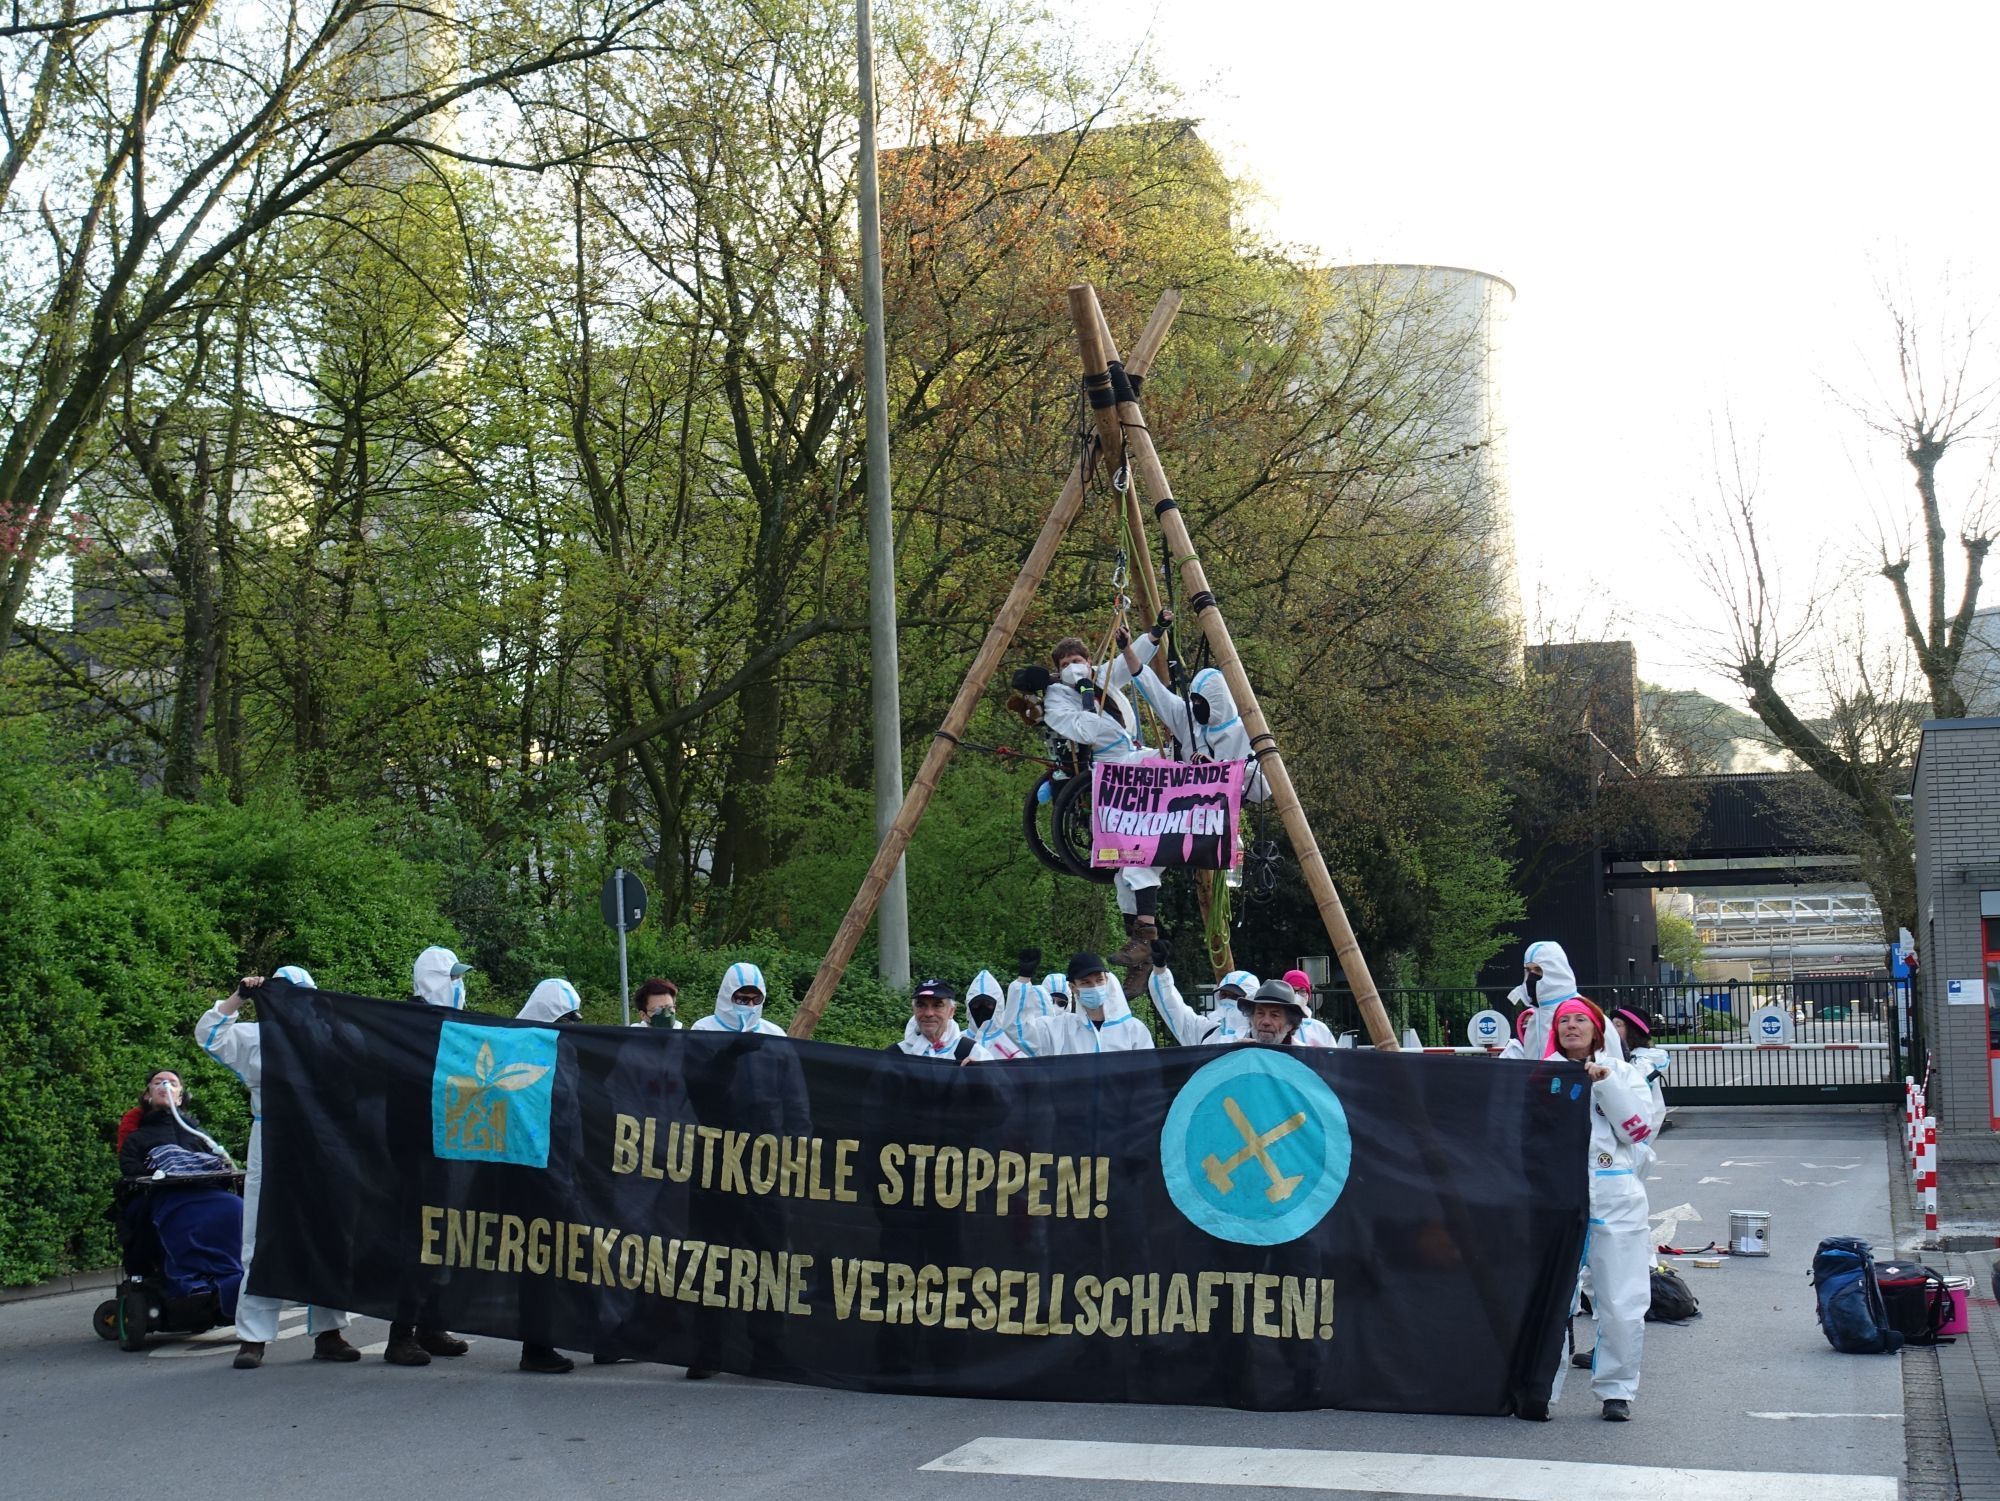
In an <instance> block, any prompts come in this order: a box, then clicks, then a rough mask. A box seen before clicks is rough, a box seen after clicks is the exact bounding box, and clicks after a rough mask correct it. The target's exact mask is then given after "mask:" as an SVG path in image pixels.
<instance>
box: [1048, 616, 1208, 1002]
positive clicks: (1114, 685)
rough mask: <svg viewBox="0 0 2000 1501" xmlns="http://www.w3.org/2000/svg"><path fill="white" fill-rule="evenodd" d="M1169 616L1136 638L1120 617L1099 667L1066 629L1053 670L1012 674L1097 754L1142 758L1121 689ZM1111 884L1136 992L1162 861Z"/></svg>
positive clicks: (1053, 720)
mask: <svg viewBox="0 0 2000 1501" xmlns="http://www.w3.org/2000/svg"><path fill="white" fill-rule="evenodd" d="M1172 623H1173V612H1172V611H1171V610H1162V611H1161V612H1160V618H1159V619H1158V620H1156V621H1154V622H1153V626H1152V629H1151V630H1149V631H1146V632H1145V633H1144V634H1142V635H1141V636H1140V637H1139V638H1138V639H1137V640H1136V641H1135V640H1133V639H1132V636H1131V633H1130V632H1129V631H1127V630H1126V629H1125V626H1124V625H1123V624H1122V622H1121V623H1120V624H1117V625H1115V626H1114V627H1113V631H1112V642H1113V643H1114V644H1115V645H1116V646H1117V648H1118V653H1117V655H1116V656H1114V657H1112V658H1111V660H1110V661H1108V662H1106V663H1105V664H1104V665H1103V666H1101V667H1097V668H1092V666H1091V665H1090V648H1089V647H1087V646H1085V645H1084V643H1083V641H1082V640H1081V638H1079V637H1076V636H1065V637H1063V639H1062V640H1060V641H1058V642H1057V643H1056V644H1055V649H1054V650H1053V651H1051V652H1050V653H1049V660H1050V661H1051V662H1052V663H1053V664H1054V669H1055V670H1054V672H1053V674H1052V673H1051V672H1050V670H1049V669H1048V668H1046V667H1040V666H1036V667H1026V668H1023V669H1022V670H1021V671H1020V672H1018V673H1016V674H1015V675H1014V686H1015V688H1017V689H1019V690H1021V691H1022V692H1039V693H1041V695H1042V717H1043V719H1044V720H1045V722H1046V723H1047V724H1048V726H1049V727H1050V728H1051V729H1053V730H1054V731H1055V732H1056V733H1057V734H1058V735H1061V736H1062V737H1063V738H1064V739H1066V740H1070V741H1073V742H1075V743H1076V744H1077V745H1080V746H1083V747H1085V748H1086V749H1088V750H1089V751H1090V752H1091V753H1092V754H1093V755H1094V756H1095V757H1096V759H1098V760H1100V761H1143V760H1145V759H1146V758H1147V757H1149V756H1151V755H1152V754H1153V751H1152V749H1151V748H1150V747H1149V746H1147V744H1146V738H1145V729H1144V727H1143V726H1142V725H1141V724H1140V723H1139V715H1138V712H1137V711H1136V710H1135V709H1134V708H1133V706H1132V701H1131V699H1129V698H1127V697H1126V696H1125V694H1124V692H1123V691H1122V690H1123V689H1124V688H1126V687H1127V686H1129V685H1130V684H1131V683H1132V682H1133V680H1134V679H1135V678H1136V677H1137V676H1138V674H1139V673H1140V672H1141V671H1143V670H1144V668H1145V666H1146V664H1147V663H1148V662H1150V661H1151V660H1152V659H1153V654H1154V653H1155V652H1157V651H1158V650H1159V649H1160V641H1161V638H1162V637H1164V636H1165V635H1166V632H1167V627H1168V626H1169V625H1171V624H1172ZM1114 889H1115V890H1116V892H1117V896H1118V911H1119V913H1120V915H1121V916H1122V917H1123V918H1124V922H1125V947H1123V948H1122V949H1120V950H1118V952H1117V953H1115V954H1113V955H1112V956H1111V960H1112V962H1113V963H1114V964H1119V965H1123V966H1124V967H1125V968H1126V969H1127V971H1128V972H1131V973H1133V974H1135V975H1136V976H1137V977H1138V981H1137V984H1135V985H1133V986H1132V987H1130V988H1131V989H1132V990H1133V993H1134V994H1137V993H1138V991H1139V990H1141V989H1143V987H1144V980H1145V975H1146V973H1147V966H1148V962H1149V960H1150V959H1151V956H1152V952H1153V940H1154V939H1156V938H1158V937H1159V936H1160V926H1159V910H1160V870H1159V867H1158V866H1156V865H1155V866H1128V867H1125V868H1123V869H1121V870H1120V871H1119V872H1118V879H1117V881H1116V882H1115V883H1114Z"/></svg>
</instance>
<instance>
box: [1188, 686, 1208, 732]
mask: <svg viewBox="0 0 2000 1501" xmlns="http://www.w3.org/2000/svg"><path fill="white" fill-rule="evenodd" d="M1188 707H1189V708H1191V709H1193V710H1194V722H1195V723H1196V724H1207V723H1208V700H1207V699H1205V698H1203V697H1202V696H1201V695H1200V694H1199V693H1196V694H1193V695H1191V696H1190V697H1189V699H1188Z"/></svg>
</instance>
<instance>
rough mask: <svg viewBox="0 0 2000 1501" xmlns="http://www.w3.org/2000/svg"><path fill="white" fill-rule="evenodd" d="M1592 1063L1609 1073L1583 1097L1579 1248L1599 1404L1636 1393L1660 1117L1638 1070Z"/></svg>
mask: <svg viewBox="0 0 2000 1501" xmlns="http://www.w3.org/2000/svg"><path fill="white" fill-rule="evenodd" d="M1596 1061H1597V1062H1599V1063H1601V1064H1603V1065H1604V1067H1605V1068H1606V1069H1608V1070H1609V1071H1610V1072H1609V1073H1607V1074H1606V1075H1605V1077H1604V1078H1602V1079H1600V1080H1598V1081H1597V1082H1596V1083H1595V1084H1593V1085H1592V1086H1591V1089H1590V1228H1589V1230H1588V1231H1587V1232H1586V1234H1585V1237H1584V1246H1583V1262H1584V1267H1585V1268H1586V1269H1587V1270H1588V1272H1589V1274H1590V1304H1591V1308H1592V1310H1593V1311H1594V1313H1595V1314H1596V1318H1597V1353H1596V1355H1595V1357H1594V1358H1593V1359H1592V1361H1591V1364H1590V1389H1591V1391H1592V1393H1593V1394H1595V1395H1596V1397H1597V1398H1598V1400H1599V1401H1606V1402H1608V1401H1610V1400H1612V1399H1613V1398H1617V1399H1620V1400H1622V1401H1626V1402H1629V1401H1631V1400H1632V1399H1633V1397H1635V1396H1637V1395H1638V1391H1639V1355H1640V1351H1641V1349H1642V1347H1643V1346H1644V1343H1645V1335H1646V1310H1647V1309H1648V1308H1649V1307H1650V1306H1651V1305H1652V1301H1653V1235H1652V1226H1651V1224H1650V1222H1649V1221H1648V1220H1647V1217H1646V1216H1647V1205H1646V1184H1645V1177H1644V1174H1645V1169H1646V1164H1648V1163H1649V1162H1651V1161H1652V1160H1653V1148H1652V1140H1653V1134H1654V1133H1655V1132H1656V1131H1658V1130H1659V1128H1660V1116H1659V1114H1658V1112H1657V1111H1656V1110H1655V1108H1654V1105H1653V1098H1652V1095H1651V1094H1650V1093H1649V1092H1648V1090H1647V1089H1646V1081H1645V1077H1644V1075H1643V1074H1642V1073H1641V1072H1640V1071H1639V1069H1638V1068H1636V1067H1635V1066H1633V1065H1632V1064H1630V1063H1626V1062H1624V1061H1623V1060H1622V1059H1617V1058H1613V1057H1612V1056H1611V1055H1610V1053H1609V1051H1608V1050H1607V1051H1606V1052H1602V1053H1599V1054H1598V1055H1597V1060H1596ZM1571 1306H1572V1308H1574V1307H1575V1302H1574V1300H1572V1305H1571ZM1568 1365H1569V1360H1568V1358H1567V1355H1565V1358H1564V1359H1563V1361H1562V1364H1561V1366H1559V1367H1558V1368H1557V1371H1556V1387H1555V1393H1554V1395H1555V1396H1560V1395H1561V1393H1562V1375H1563V1370H1564V1369H1565V1368H1567V1367H1568ZM1551 1400H1553V1397H1552V1398H1551Z"/></svg>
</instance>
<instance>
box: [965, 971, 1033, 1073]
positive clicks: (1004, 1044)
mask: <svg viewBox="0 0 2000 1501" xmlns="http://www.w3.org/2000/svg"><path fill="white" fill-rule="evenodd" d="M978 995H990V996H993V997H994V998H995V1004H994V1007H993V1014H992V1015H991V1016H989V1017H988V1018H986V1020H985V1021H984V1022H983V1023H981V1024H980V1027H979V1030H978V1031H977V1032H976V1033H974V1034H973V1035H974V1036H976V1037H977V1038H978V1039H979V1045H980V1046H981V1047H982V1048H984V1049H986V1052H987V1055H988V1056H989V1057H991V1058H994V1059H998V1060H1000V1061H1001V1062H1011V1061H1013V1060H1014V1059H1016V1058H1038V1057H1040V1056H1041V1055H1042V1054H1043V1053H1046V1052H1047V1051H1048V1049H1049V1038H1048V1028H1047V1027H1046V1026H1044V1025H1043V1023H1044V1021H1045V1019H1046V1018H1047V1017H1048V1015H1049V1013H1050V1012H1052V1011H1054V1010H1055V1007H1054V1005H1053V1004H1051V1003H1050V1001H1049V993H1048V992H1047V991H1046V990H1044V989H1042V987H1041V986H1039V985H1037V984H1036V983H1035V982H1034V981H1033V980H1030V979H1027V978H1026V977H1024V976H1016V977H1015V978H1014V979H1012V980H1010V981H1008V983H1007V988H1006V989H1005V990H1002V989H1001V988H1000V982H999V981H997V980H995V979H994V978H993V975H992V973H991V972H990V971H988V970H983V969H982V970H981V971H980V972H979V973H978V974H976V975H974V976H973V977H972V984H971V985H970V986H968V987H967V988H966V992H965V1003H966V1006H967V1007H968V1008H970V1007H971V1005H972V998H973V997H974V996H978Z"/></svg>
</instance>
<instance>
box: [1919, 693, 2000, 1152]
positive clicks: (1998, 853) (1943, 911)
mask: <svg viewBox="0 0 2000 1501" xmlns="http://www.w3.org/2000/svg"><path fill="white" fill-rule="evenodd" d="M1911 793H1912V795H1913V797H1914V800H1915V818H1916V846H1917V920H1918V922H1919V923H1920V924H1921V925H1922V926H1921V928H1920V930H1919V932H1918V933H1917V953H1918V954H1919V955H1920V956H1921V958H1922V960H1923V965H1922V970H1921V973H1922V996H1921V1000H1920V1002H1919V1005H1920V1009H1921V1015H1922V1021H1923V1035H1924V1038H1925V1041H1926V1043H1927V1044H1928V1046H1929V1049H1930V1054H1931V1064H1932V1077H1931V1092H1930V1100H1931V1107H1932V1113H1933V1114H1934V1115H1936V1116H1937V1118H1938V1126H1939V1129H1940V1130H1943V1131H1947V1132H1951V1133H1954V1134H1960V1135H1966V1134H1974V1133H1978V1134H1984V1133H1986V1132H1989V1131H1992V1130H1994V1129H1996V1128H2000V1009H1996V1008H2000V719H1934V720H1931V721H1930V722H1929V723H1927V724H1926V725H1925V726H1924V732H1923V742H1922V744H1921V745H1920V746H1919V748H1918V751H1917V766H1916V772H1915V775H1914V777H1913V778H1912V783H1911Z"/></svg>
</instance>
